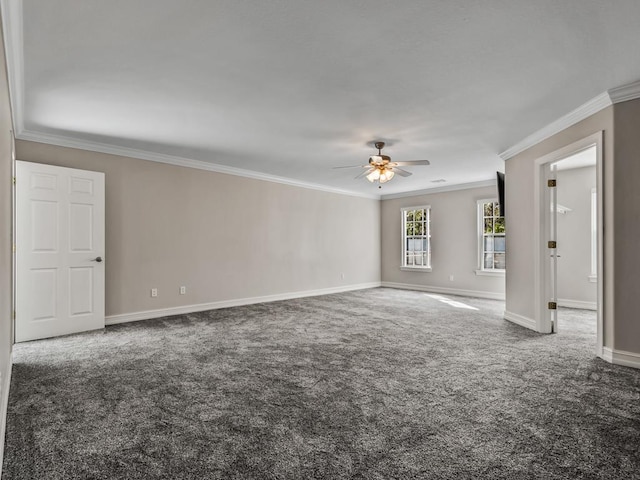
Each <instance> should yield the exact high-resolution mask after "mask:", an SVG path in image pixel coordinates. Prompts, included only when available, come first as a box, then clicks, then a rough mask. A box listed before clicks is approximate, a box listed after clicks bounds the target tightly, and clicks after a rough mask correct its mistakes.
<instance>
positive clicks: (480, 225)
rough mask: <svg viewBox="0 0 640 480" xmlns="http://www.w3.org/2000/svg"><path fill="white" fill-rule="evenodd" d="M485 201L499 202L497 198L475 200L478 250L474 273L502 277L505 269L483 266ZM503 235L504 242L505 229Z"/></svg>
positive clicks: (505, 236)
mask: <svg viewBox="0 0 640 480" xmlns="http://www.w3.org/2000/svg"><path fill="white" fill-rule="evenodd" d="M487 203H499V202H498V199H497V198H482V199H480V200H477V201H476V215H477V225H476V235H477V252H478V264H477V269H476V275H484V276H487V277H504V276H505V273H506V269H504V268H485V267H484V253H485V251H484V206H485V204H487ZM501 217H502V218H504V215H501ZM493 235H495V234H493ZM498 235H500V234H498ZM503 235H504V238H505V243H506V238H507V233H506V229H505V233H504V234H503ZM505 252H506V248H505Z"/></svg>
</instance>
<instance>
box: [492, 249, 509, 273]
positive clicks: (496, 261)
mask: <svg viewBox="0 0 640 480" xmlns="http://www.w3.org/2000/svg"><path fill="white" fill-rule="evenodd" d="M505 265H506V262H505V255H504V253H496V254H494V256H493V268H500V269H504V268H505Z"/></svg>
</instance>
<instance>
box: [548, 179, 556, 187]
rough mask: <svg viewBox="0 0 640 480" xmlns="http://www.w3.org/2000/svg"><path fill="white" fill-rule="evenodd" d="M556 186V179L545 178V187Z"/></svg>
mask: <svg viewBox="0 0 640 480" xmlns="http://www.w3.org/2000/svg"><path fill="white" fill-rule="evenodd" d="M555 186H556V179H555V178H553V179H551V180H547V187H555Z"/></svg>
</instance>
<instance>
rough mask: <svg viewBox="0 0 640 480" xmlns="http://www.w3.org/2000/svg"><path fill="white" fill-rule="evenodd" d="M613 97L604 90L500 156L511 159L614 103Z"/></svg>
mask: <svg viewBox="0 0 640 480" xmlns="http://www.w3.org/2000/svg"><path fill="white" fill-rule="evenodd" d="M612 103H613V102H612V101H611V97H609V92H604V93H601V94H600V95H598V96H597V97H595V98H592V99H591V100H589V101H588V102H586V103H584V104H583V105H581V106H579V107H578V108H576V109H575V110H572V111H571V112H569V113H567V114H566V115H564V116H562V117H560V118H559V119H558V120H556V121H555V122H551V123H550V124H549V125H547V126H546V127H543V128H541V129H540V130H538V131H537V132H535V133H532V134H531V135H529V136H528V137H526V138H525V139H523V140H521V141H520V142H518V143H516V144H515V145H514V146H512V147H511V148H508V149H507V150H505V151H504V152H502V153H500V154H499V155H500V158H502V159H503V160H505V161H506V160H509V159H510V158H513V157H515V156H516V155H518V154H519V153H522V152H524V151H525V150H527V149H528V148H531V147H533V146H534V145H537V144H538V143H540V142H542V141H543V140H546V139H547V138H549V137H552V136H553V135H555V134H556V133H560V132H561V131H563V130H565V129H567V128H569V127H570V126H572V125H575V124H576V123H578V122H580V121H582V120H584V119H585V118H588V117H590V116H591V115H593V114H595V113H598V112H599V111H600V110H602V109H604V108H606V107H608V106H610V105H612Z"/></svg>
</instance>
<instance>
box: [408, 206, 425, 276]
mask: <svg viewBox="0 0 640 480" xmlns="http://www.w3.org/2000/svg"><path fill="white" fill-rule="evenodd" d="M423 209H424V210H426V211H427V215H428V217H427V218H428V220H427V228H428V232H427V244H428V246H429V265H425V266H415V265H405V264H404V262H405V259H406V258H407V242H406V239H405V234H406V231H407V228H406V224H405V212H407V211H409V210H423ZM400 228H401V230H400V238H401V242H402V249H401V250H402V252H401V253H402V256H401V257H400V270H402V271H404V272H420V273H425V272H430V271H431V205H420V206H417V207H402V208H401V209H400Z"/></svg>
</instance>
